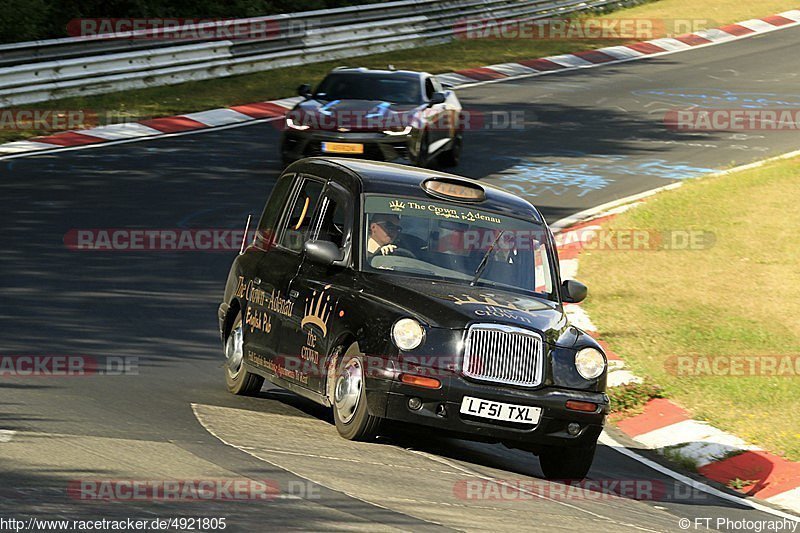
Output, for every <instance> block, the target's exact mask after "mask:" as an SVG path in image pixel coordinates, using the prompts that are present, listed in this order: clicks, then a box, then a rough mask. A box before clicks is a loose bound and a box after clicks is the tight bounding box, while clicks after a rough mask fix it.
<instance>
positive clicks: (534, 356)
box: [462, 324, 544, 387]
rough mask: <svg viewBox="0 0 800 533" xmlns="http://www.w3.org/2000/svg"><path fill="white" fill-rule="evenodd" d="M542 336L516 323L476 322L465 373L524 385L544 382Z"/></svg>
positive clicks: (466, 350) (466, 354)
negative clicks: (519, 326) (515, 324)
mask: <svg viewBox="0 0 800 533" xmlns="http://www.w3.org/2000/svg"><path fill="white" fill-rule="evenodd" d="M543 357H544V355H543V343H542V338H541V336H540V335H539V334H538V333H536V332H535V331H530V330H527V329H522V328H515V327H513V326H503V325H499V324H476V325H473V326H472V327H470V328H469V331H468V332H467V342H466V345H465V348H464V363H463V367H462V371H463V373H464V375H465V376H467V377H470V378H474V379H478V380H481V381H492V382H495V383H505V384H508V385H519V386H522V387H535V386H537V385H539V384H540V383H541V382H542V374H543V363H544V359H543Z"/></svg>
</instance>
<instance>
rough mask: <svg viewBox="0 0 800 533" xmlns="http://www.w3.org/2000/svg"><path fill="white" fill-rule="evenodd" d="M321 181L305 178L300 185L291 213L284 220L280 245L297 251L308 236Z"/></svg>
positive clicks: (301, 247) (319, 193)
mask: <svg viewBox="0 0 800 533" xmlns="http://www.w3.org/2000/svg"><path fill="white" fill-rule="evenodd" d="M323 185H324V184H323V183H322V182H321V181H316V180H311V179H305V180H304V181H303V184H302V185H301V186H300V191H299V194H298V195H297V198H296V199H295V201H294V206H293V207H292V211H291V213H289V217H288V218H287V220H286V224H285V226H284V230H283V235H282V237H281V242H280V244H281V246H283V247H285V248H288V249H289V250H293V251H295V252H299V251H301V250H302V249H303V244H305V241H306V240H307V238H308V229H309V227H310V226H311V220H312V219H313V217H314V210H315V209H316V208H317V203H318V201H319V197H320V195H321V194H322V187H323Z"/></svg>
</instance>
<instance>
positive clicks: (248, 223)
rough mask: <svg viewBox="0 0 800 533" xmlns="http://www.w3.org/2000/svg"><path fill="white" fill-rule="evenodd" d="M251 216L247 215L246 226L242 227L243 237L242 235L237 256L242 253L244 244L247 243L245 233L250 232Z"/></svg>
mask: <svg viewBox="0 0 800 533" xmlns="http://www.w3.org/2000/svg"><path fill="white" fill-rule="evenodd" d="M251 218H253V215H247V224H245V226H244V235H242V246H241V247H240V248H239V255H242V254H243V253H244V243H246V242H247V232H248V231H250V219H251Z"/></svg>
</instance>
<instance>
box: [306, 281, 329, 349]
mask: <svg viewBox="0 0 800 533" xmlns="http://www.w3.org/2000/svg"><path fill="white" fill-rule="evenodd" d="M328 287H330V285H328V286H326V287H325V289H327V288H328ZM330 301H331V296H330V295H329V294H328V295H326V294H325V290H324V289H323V291H322V292H320V293H319V296H318V297H317V291H314V293H313V294H312V295H311V296H309V297H308V298H306V307H305V316H304V317H303V320H302V322H300V327H301V328H302V327H305V325H306V324H314V325H315V326H317V327H318V328H319V329H321V330H322V336H323V337H324V336H326V335H327V334H328V319H329V318H330V317H331V311H332V310H333V309H332V307H333V306H332V305H331V304H330Z"/></svg>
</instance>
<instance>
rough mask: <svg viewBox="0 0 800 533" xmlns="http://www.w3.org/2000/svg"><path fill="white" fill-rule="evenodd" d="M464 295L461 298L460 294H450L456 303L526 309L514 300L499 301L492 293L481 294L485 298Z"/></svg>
mask: <svg viewBox="0 0 800 533" xmlns="http://www.w3.org/2000/svg"><path fill="white" fill-rule="evenodd" d="M463 296H464V298H463V299H462V298H459V297H458V296H454V295H452V294H451V295H450V297H451V298H452V299H453V302H455V304H456V305H470V304H472V305H491V306H494V307H503V308H505V309H511V310H512V311H524V309H520V308H519V307H517V306H516V305H514V304H513V303H512V302H507V303H500V302H498V301H497V300H495V299H494V298H492V295H491V294H481V295H480V296H481V298H483V300H478V299H475V298H473V297H472V296H470V295H468V294H464V295H463Z"/></svg>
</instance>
